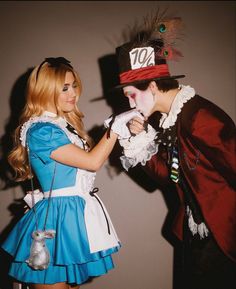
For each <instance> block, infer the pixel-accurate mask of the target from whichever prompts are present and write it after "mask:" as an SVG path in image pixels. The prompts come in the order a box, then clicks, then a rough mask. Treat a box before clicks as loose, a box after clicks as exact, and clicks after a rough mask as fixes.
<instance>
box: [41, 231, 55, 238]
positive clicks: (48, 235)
mask: <svg viewBox="0 0 236 289" xmlns="http://www.w3.org/2000/svg"><path fill="white" fill-rule="evenodd" d="M55 234H56V231H55V230H47V231H45V232H44V236H45V238H49V239H50V238H54V236H55Z"/></svg>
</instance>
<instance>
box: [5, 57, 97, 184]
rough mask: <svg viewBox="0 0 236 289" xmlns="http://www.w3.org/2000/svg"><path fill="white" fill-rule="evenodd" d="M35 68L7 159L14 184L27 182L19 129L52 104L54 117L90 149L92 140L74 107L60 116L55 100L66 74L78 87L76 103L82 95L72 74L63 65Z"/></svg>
mask: <svg viewBox="0 0 236 289" xmlns="http://www.w3.org/2000/svg"><path fill="white" fill-rule="evenodd" d="M38 69H39V66H37V67H35V68H34V70H33V71H32V72H31V74H30V77H29V79H28V82H27V93H26V104H25V107H24V109H23V111H22V113H21V116H20V119H19V125H18V127H17V128H16V130H15V132H14V134H13V141H14V148H13V149H12V151H11V152H10V154H9V156H8V162H9V164H10V165H11V166H12V168H13V169H14V171H15V176H14V178H15V180H16V181H24V180H26V179H28V178H30V177H31V176H30V169H29V163H28V156H27V149H26V147H24V146H23V145H22V144H21V141H20V130H21V127H22V125H23V124H24V123H25V122H26V121H28V120H29V119H30V118H31V117H36V116H40V115H41V114H42V113H43V112H44V111H45V110H46V108H47V105H49V104H54V105H55V108H56V110H57V115H58V116H62V117H65V118H66V120H67V121H68V122H69V123H70V124H71V125H72V126H73V127H74V128H75V129H76V130H77V132H78V133H79V135H80V136H81V137H82V138H83V139H85V140H86V141H87V143H88V144H89V145H90V147H91V146H92V140H91V139H90V137H89V136H88V134H87V133H86V132H85V130H84V124H83V121H82V118H83V117H84V115H83V114H82V112H81V111H80V110H79V108H78V107H77V106H76V105H75V108H74V110H73V111H71V112H69V113H63V111H62V110H61V109H60V107H59V105H58V96H59V94H60V93H61V91H62V88H63V86H64V82H65V75H66V72H71V73H72V74H73V75H74V78H75V81H76V82H77V83H78V88H77V99H76V100H77V101H78V98H79V96H80V94H81V91H82V86H81V80H80V78H79V75H78V74H77V73H76V71H75V70H74V69H73V68H72V67H70V66H68V65H66V64H60V65H59V66H57V67H52V66H50V65H49V64H48V63H47V62H46V63H44V64H43V65H42V66H41V67H40V71H38Z"/></svg>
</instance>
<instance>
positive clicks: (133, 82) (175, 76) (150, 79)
mask: <svg viewBox="0 0 236 289" xmlns="http://www.w3.org/2000/svg"><path fill="white" fill-rule="evenodd" d="M183 77H185V75H184V74H182V75H173V76H163V77H155V78H149V79H142V80H136V81H132V82H126V83H122V84H119V85H116V86H115V87H113V88H112V90H116V89H121V88H123V87H125V86H131V85H132V86H134V85H136V84H140V83H145V82H150V81H153V80H165V79H177V78H183Z"/></svg>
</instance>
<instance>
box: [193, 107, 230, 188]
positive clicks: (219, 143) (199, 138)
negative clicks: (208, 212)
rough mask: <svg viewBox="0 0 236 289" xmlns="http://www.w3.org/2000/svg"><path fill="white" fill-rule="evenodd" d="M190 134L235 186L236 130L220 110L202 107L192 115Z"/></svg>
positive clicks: (218, 169)
mask: <svg viewBox="0 0 236 289" xmlns="http://www.w3.org/2000/svg"><path fill="white" fill-rule="evenodd" d="M190 133H191V136H192V138H193V140H194V143H195V144H196V145H197V146H198V147H199V149H200V151H201V153H202V154H204V155H205V157H206V158H207V159H208V160H209V161H210V162H211V163H212V165H213V166H214V168H215V169H216V170H217V171H218V172H219V173H220V174H221V175H222V176H223V177H224V179H225V180H226V181H227V182H228V184H229V185H231V186H232V187H233V188H235V187H236V184H235V180H236V157H235V156H236V130H235V125H234V123H233V121H232V120H231V119H230V117H229V116H228V115H226V113H224V112H223V111H222V110H216V111H214V110H209V109H207V108H202V109H200V110H198V112H197V113H196V114H195V116H194V117H193V122H192V126H191V132H190Z"/></svg>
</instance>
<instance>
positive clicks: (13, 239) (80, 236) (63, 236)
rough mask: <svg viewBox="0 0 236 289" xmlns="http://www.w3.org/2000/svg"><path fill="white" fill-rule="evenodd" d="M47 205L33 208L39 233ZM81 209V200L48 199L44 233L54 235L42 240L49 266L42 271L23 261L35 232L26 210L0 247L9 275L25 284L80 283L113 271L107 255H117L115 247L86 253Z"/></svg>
mask: <svg viewBox="0 0 236 289" xmlns="http://www.w3.org/2000/svg"><path fill="white" fill-rule="evenodd" d="M47 206H48V199H44V200H42V201H39V202H38V203H37V204H36V205H35V208H36V214H37V220H38V229H39V230H43V226H44V222H45V216H46V211H47ZM84 207H85V201H84V200H83V199H82V198H81V197H78V196H70V197H54V198H51V200H50V207H49V212H48V217H47V222H46V230H49V229H52V230H55V231H56V235H55V238H53V239H46V245H47V248H48V250H49V252H50V265H49V267H48V268H47V269H46V270H42V271H40V270H33V269H32V268H30V267H29V266H28V265H27V263H26V262H25V261H26V260H27V259H28V258H29V254H30V247H31V244H32V241H33V239H32V237H31V235H32V232H33V231H35V230H36V218H35V215H34V212H33V209H31V210H30V211H28V212H27V213H26V214H25V215H24V216H23V217H22V219H21V220H20V221H19V222H18V223H17V224H16V226H15V227H14V229H13V230H12V231H11V233H10V234H9V236H8V238H7V239H6V241H5V242H4V243H3V245H2V247H3V249H4V250H5V251H7V252H8V253H9V254H10V255H12V256H13V258H14V260H13V262H12V264H11V268H10V272H9V274H10V275H11V276H12V277H14V278H16V279H17V280H19V281H22V282H25V283H39V284H53V283H58V282H67V283H76V284H82V283H83V282H85V281H86V280H87V279H88V278H89V277H92V276H100V275H103V274H106V273H107V272H108V271H109V270H110V269H112V268H114V265H113V261H112V257H111V254H113V253H115V252H117V251H118V250H119V247H114V248H110V249H108V250H104V251H100V252H97V253H92V254H91V253H90V250H89V243H88V238H87V233H86V227H85V222H84Z"/></svg>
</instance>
